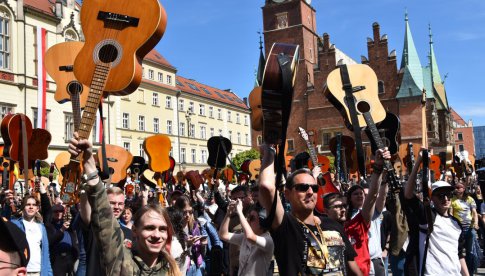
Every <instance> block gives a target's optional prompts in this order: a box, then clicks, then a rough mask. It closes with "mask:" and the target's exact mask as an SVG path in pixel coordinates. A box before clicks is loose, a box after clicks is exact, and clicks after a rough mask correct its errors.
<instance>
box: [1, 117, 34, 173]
mask: <svg viewBox="0 0 485 276" xmlns="http://www.w3.org/2000/svg"><path fill="white" fill-rule="evenodd" d="M1 132H2V138H3V142H4V148H3V156H4V157H8V158H10V159H12V160H14V161H18V162H19V163H20V167H24V162H25V161H28V143H29V141H30V139H31V137H32V122H31V121H30V119H29V117H27V116H25V115H24V114H21V113H18V114H8V115H6V116H5V117H4V118H3V120H2V124H1ZM24 153H25V155H24ZM24 157H27V158H24ZM27 163H29V162H27ZM28 165H29V168H31V167H32V166H31V164H28Z"/></svg>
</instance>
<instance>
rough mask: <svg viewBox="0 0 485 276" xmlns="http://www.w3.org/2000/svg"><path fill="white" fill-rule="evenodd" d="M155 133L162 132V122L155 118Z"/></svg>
mask: <svg viewBox="0 0 485 276" xmlns="http://www.w3.org/2000/svg"><path fill="white" fill-rule="evenodd" d="M153 132H155V133H159V132H160V120H159V119H158V118H153Z"/></svg>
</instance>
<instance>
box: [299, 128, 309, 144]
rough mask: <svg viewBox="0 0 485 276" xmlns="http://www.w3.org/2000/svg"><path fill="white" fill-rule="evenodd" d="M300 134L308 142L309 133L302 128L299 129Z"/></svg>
mask: <svg viewBox="0 0 485 276" xmlns="http://www.w3.org/2000/svg"><path fill="white" fill-rule="evenodd" d="M298 132H299V133H300V136H301V137H302V138H303V139H304V140H305V141H308V133H307V132H306V131H305V129H303V128H302V127H298Z"/></svg>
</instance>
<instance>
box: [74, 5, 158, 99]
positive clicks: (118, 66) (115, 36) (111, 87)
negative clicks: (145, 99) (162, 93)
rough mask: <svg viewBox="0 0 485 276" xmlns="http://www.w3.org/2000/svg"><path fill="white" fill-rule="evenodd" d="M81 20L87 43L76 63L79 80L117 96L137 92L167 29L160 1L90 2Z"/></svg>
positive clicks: (82, 11)
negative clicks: (144, 66) (150, 56)
mask: <svg viewBox="0 0 485 276" xmlns="http://www.w3.org/2000/svg"><path fill="white" fill-rule="evenodd" d="M80 18H81V27H82V30H83V33H84V37H85V40H86V41H85V43H84V46H83V47H82V49H81V50H80V51H79V54H78V55H77V57H76V59H75V61H74V74H75V76H76V79H78V80H79V81H80V82H81V83H83V84H85V85H89V86H90V87H91V89H93V85H94V84H96V85H98V86H99V87H100V91H105V92H107V93H110V94H114V95H126V94H129V93H131V92H133V91H134V90H136V88H138V86H139V85H140V83H141V78H142V60H143V58H144V57H145V55H146V54H148V52H150V51H151V50H152V49H153V48H154V47H155V46H156V45H157V44H158V42H159V41H160V39H161V38H162V36H163V34H164V32H165V28H166V25H167V16H166V14H165V10H164V9H163V7H162V5H161V4H160V3H159V1H158V0H137V1H132V0H117V1H106V0H90V1H86V2H84V3H83V7H82V9H81V15H80ZM96 106H98V104H96Z"/></svg>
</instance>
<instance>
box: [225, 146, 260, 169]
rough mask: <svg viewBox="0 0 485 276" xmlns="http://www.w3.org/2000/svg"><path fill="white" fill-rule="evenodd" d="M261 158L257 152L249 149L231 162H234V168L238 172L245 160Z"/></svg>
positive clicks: (237, 155)
mask: <svg viewBox="0 0 485 276" xmlns="http://www.w3.org/2000/svg"><path fill="white" fill-rule="evenodd" d="M259 158H261V154H260V153H259V151H257V150H255V149H250V150H246V151H243V152H240V153H238V154H236V156H234V158H232V162H234V165H235V166H236V168H237V170H238V171H239V170H240V169H241V164H242V163H243V162H244V161H245V160H246V159H259Z"/></svg>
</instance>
